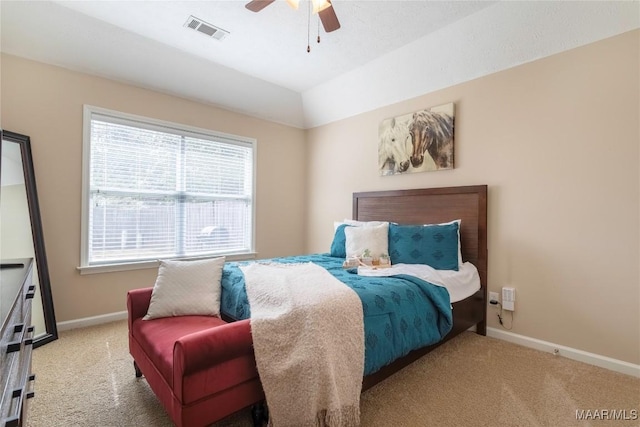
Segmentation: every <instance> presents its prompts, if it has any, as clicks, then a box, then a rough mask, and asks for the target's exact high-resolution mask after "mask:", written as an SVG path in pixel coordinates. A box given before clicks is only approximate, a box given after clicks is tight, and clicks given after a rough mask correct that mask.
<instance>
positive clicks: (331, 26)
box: [318, 0, 340, 33]
mask: <svg viewBox="0 0 640 427" xmlns="http://www.w3.org/2000/svg"><path fill="white" fill-rule="evenodd" d="M327 1H329V4H331V0H327ZM318 14H319V15H320V21H322V26H323V27H324V31H325V32H327V33H330V32H331V31H335V30H337V29H338V28H340V22H338V17H337V16H336V11H335V10H333V5H331V6H330V7H328V8H326V9H325V10H322V11H320V12H319V13H318Z"/></svg>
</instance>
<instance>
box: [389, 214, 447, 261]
mask: <svg viewBox="0 0 640 427" xmlns="http://www.w3.org/2000/svg"><path fill="white" fill-rule="evenodd" d="M458 225H459V222H456V221H454V222H451V223H448V224H433V225H398V224H391V225H390V227H389V255H390V256H391V262H392V263H393V264H400V263H403V264H426V265H430V266H431V267H433V268H435V269H437V270H455V271H458V268H459V267H458V253H459V249H458V246H459V243H458V242H459V234H458Z"/></svg>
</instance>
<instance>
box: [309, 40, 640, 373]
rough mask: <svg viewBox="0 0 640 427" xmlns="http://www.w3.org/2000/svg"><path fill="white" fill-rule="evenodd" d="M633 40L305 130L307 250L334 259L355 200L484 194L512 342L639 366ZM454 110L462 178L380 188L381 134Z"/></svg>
mask: <svg viewBox="0 0 640 427" xmlns="http://www.w3.org/2000/svg"><path fill="white" fill-rule="evenodd" d="M639 39H640V32H639V31H634V32H630V33H626V34H623V35H621V36H618V37H614V38H611V39H607V40H604V41H601V42H598V43H594V44H591V45H588V46H585V47H582V48H579V49H575V50H571V51H568V52H565V53H562V54H558V55H555V56H552V57H548V58H545V59H541V60H538V61H535V62H532V63H529V64H525V65H522V66H519V67H516V68H513V69H510V70H506V71H503V72H499V73H496V74H493V75H490V76H487V77H484V78H480V79H477V80H474V81H470V82H467V83H464V84H460V85H457V86H454V87H450V88H447V89H445V90H441V91H438V92H434V93H430V94H427V95H424V96H421V97H418V98H416V99H412V100H409V101H406V102H402V103H399V104H394V105H389V106H387V107H385V108H382V109H378V110H375V111H372V112H369V113H365V114H361V115H358V116H356V117H352V118H349V119H345V120H342V121H340V122H336V123H333V124H329V125H326V126H322V127H319V128H315V129H312V130H310V131H309V132H308V135H307V140H308V144H309V147H308V152H307V154H308V165H309V172H308V182H307V185H308V187H307V188H308V191H309V200H308V210H307V212H308V223H307V227H308V228H307V233H308V234H307V239H308V246H307V249H308V250H309V251H310V252H319V251H327V250H328V249H329V245H330V243H331V237H332V230H333V229H332V224H333V221H334V220H336V219H342V218H345V217H347V218H349V217H350V216H351V194H352V192H354V191H368V190H387V189H408V188H421V187H443V186H457V185H472V184H488V185H489V207H488V210H489V213H488V218H489V219H488V221H489V224H488V228H489V277H488V282H489V289H490V290H493V291H499V289H500V288H501V287H502V286H514V287H515V288H516V290H517V302H516V312H515V315H514V325H513V332H515V333H517V334H522V335H525V336H529V337H533V338H538V339H542V340H545V341H549V342H552V343H556V344H561V345H565V346H569V347H573V348H577V349H581V350H584V351H588V352H593V353H596V354H600V355H604V356H609V357H612V358H615V359H620V360H623V361H627V362H631V363H635V364H639V363H640V317H639V314H638V313H639V311H640V290H639V288H640V285H639V281H640V276H639V270H638V268H639V267H638V259H639V258H640V256H639V244H638V243H639V240H638V236H639V215H640V212H639V201H640V194H639V193H640V190H639V149H638V147H639V142H640V123H639V120H640V118H639V117H640V109H639V103H640V93H639V92H640V88H639V76H640V70H639V62H640V58H639V51H640V43H639ZM424 78H428V76H425V77H424ZM371 90H375V88H371ZM448 102H455V103H456V129H455V132H456V141H455V161H456V165H455V169H454V170H452V171H440V172H429V173H416V174H410V175H402V176H391V177H380V176H379V175H378V171H377V151H376V150H377V137H378V135H377V132H378V124H379V122H380V121H381V120H383V119H385V118H388V117H393V116H397V115H401V114H406V113H409V112H412V111H416V110H419V109H423V108H426V107H430V106H435V105H440V104H444V103H448ZM508 319H509V316H507V321H508ZM496 320H497V316H496V314H495V310H494V309H493V308H490V309H489V325H490V326H492V327H497V328H500V326H499V325H498V324H497V321H496Z"/></svg>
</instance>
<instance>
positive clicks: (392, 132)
mask: <svg viewBox="0 0 640 427" xmlns="http://www.w3.org/2000/svg"><path fill="white" fill-rule="evenodd" d="M411 151H412V147H411V137H410V135H409V121H408V120H407V121H399V120H396V119H395V118H393V119H391V123H390V125H389V126H387V127H386V129H384V130H383V131H382V133H381V135H380V141H379V142H378V165H379V167H380V171H381V172H382V174H383V175H393V174H396V173H403V172H405V171H406V170H407V169H408V168H409V165H410V164H411V162H410V158H411Z"/></svg>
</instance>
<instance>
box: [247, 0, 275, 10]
mask: <svg viewBox="0 0 640 427" xmlns="http://www.w3.org/2000/svg"><path fill="white" fill-rule="evenodd" d="M274 1H276V0H252V1H250V2H249V3H247V4H246V5H245V6H244V7H246V8H247V9H249V10H250V11H252V12H260V11H261V10H262V9H264V8H265V7H267V6H269V5H270V4H271V3H273V2H274Z"/></svg>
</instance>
